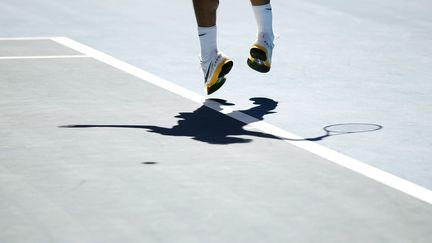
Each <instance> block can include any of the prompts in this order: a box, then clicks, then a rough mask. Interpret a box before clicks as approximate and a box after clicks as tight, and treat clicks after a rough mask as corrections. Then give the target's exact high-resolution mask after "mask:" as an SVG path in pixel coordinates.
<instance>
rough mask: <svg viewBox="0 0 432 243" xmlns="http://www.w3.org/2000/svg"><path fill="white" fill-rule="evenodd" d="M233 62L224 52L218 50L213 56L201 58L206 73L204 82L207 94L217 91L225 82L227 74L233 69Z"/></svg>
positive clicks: (203, 70)
mask: <svg viewBox="0 0 432 243" xmlns="http://www.w3.org/2000/svg"><path fill="white" fill-rule="evenodd" d="M232 66H233V62H232V61H231V60H230V59H229V58H228V57H227V56H226V55H225V54H223V53H222V52H220V51H218V52H217V53H216V55H215V56H214V57H213V58H210V59H209V60H207V61H202V60H201V68H202V72H203V74H204V84H205V90H206V93H207V95H209V94H212V93H214V92H216V91H217V90H218V89H219V88H220V87H222V85H223V84H224V83H225V81H226V78H225V76H226V75H227V74H228V73H229V72H230V71H231V68H232Z"/></svg>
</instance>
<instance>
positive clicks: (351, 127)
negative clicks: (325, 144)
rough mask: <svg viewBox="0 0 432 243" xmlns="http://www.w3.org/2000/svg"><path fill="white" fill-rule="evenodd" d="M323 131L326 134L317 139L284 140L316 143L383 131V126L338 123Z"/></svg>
mask: <svg viewBox="0 0 432 243" xmlns="http://www.w3.org/2000/svg"><path fill="white" fill-rule="evenodd" d="M322 129H323V130H324V134H323V135H320V136H317V137H309V138H304V139H290V138H284V140H288V141H312V142H316V141H321V140H323V139H326V138H328V137H333V136H339V135H348V134H356V133H367V132H376V131H378V130H381V129H383V126H382V125H379V124H374V123H338V124H332V125H328V126H325V127H323V128H322Z"/></svg>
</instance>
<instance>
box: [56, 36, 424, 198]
mask: <svg viewBox="0 0 432 243" xmlns="http://www.w3.org/2000/svg"><path fill="white" fill-rule="evenodd" d="M52 40H53V41H55V42H57V43H60V44H62V45H64V46H67V47H69V48H71V49H73V50H76V51H78V52H81V53H83V54H86V55H88V56H91V57H93V58H95V59H97V60H99V61H101V62H103V63H106V64H108V65H110V66H113V67H115V68H117V69H119V70H122V71H124V72H126V73H129V74H131V75H133V76H135V77H138V78H140V79H143V80H145V81H147V82H149V83H152V84H154V85H156V86H159V87H161V88H163V89H166V90H168V91H171V92H172V93H175V94H178V95H180V96H183V97H185V98H187V99H189V100H192V101H195V102H197V103H199V104H201V105H205V106H207V107H209V108H211V109H213V110H216V111H218V112H221V113H224V114H226V115H228V116H230V117H232V118H234V119H237V120H239V121H241V122H244V123H246V124H248V126H249V127H253V128H255V129H258V130H260V131H262V132H264V133H268V134H272V135H274V136H277V137H280V138H282V139H286V140H285V141H286V142H288V143H290V144H292V145H294V146H297V147H299V148H302V149H304V150H306V151H308V152H310V153H313V154H315V155H318V156H320V157H322V158H324V159H327V160H329V161H331V162H333V163H335V164H338V165H340V166H343V167H345V168H347V169H350V170H352V171H355V172H357V173H359V174H361V175H364V176H366V177H368V178H371V179H373V180H375V181H378V182H381V183H382V184H384V185H387V186H389V187H392V188H394V189H396V190H399V191H401V192H404V193H406V194H408V195H411V196H413V197H415V198H418V199H420V200H422V201H424V202H427V203H429V204H432V191H430V190H428V189H426V188H424V187H422V186H419V185H417V184H414V183H412V182H410V181H407V180H405V179H402V178H399V177H397V176H395V175H392V174H390V173H388V172H385V171H383V170H380V169H377V168H375V167H372V166H370V165H368V164H366V163H363V162H361V161H359V160H356V159H353V158H350V157H348V156H346V155H343V154H341V153H339V152H336V151H334V150H332V149H329V148H326V147H324V146H321V145H319V144H317V143H314V142H311V141H307V140H304V141H291V140H289V139H292V140H301V139H303V138H302V137H299V136H297V135H294V134H292V133H290V132H287V131H285V130H283V129H281V128H278V127H276V126H273V125H271V124H269V123H267V122H264V121H259V120H257V119H256V118H254V117H251V116H249V115H246V114H244V113H241V112H236V111H234V110H232V109H230V108H226V107H225V108H220V105H218V103H216V102H214V101H208V100H207V101H206V98H205V97H204V96H202V95H199V94H197V93H194V92H192V91H190V90H188V89H185V88H183V87H181V86H178V85H176V84H173V83H171V82H169V81H167V80H164V79H162V78H160V77H158V76H156V75H153V74H151V73H149V72H146V71H144V70H142V69H139V68H137V67H134V66H132V65H130V64H127V63H125V62H123V61H120V60H118V59H116V58H114V57H112V56H109V55H107V54H105V53H102V52H100V51H98V50H95V49H93V48H91V47H88V46H86V45H83V44H81V43H78V42H76V41H74V40H71V39H69V38H67V37H53V38H52Z"/></svg>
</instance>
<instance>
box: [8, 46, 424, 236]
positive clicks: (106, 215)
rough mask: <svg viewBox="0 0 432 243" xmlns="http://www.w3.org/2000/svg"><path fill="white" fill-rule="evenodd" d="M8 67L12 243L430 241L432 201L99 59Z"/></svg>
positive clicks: (17, 62) (263, 103) (257, 112)
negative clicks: (416, 196)
mask: <svg viewBox="0 0 432 243" xmlns="http://www.w3.org/2000/svg"><path fill="white" fill-rule="evenodd" d="M48 42H49V41H48ZM8 44H10V45H12V44H11V43H10V42H9V43H8ZM40 44H41V43H40V41H25V40H21V41H16V48H12V47H11V48H10V49H15V50H17V51H16V52H14V53H8V55H11V56H22V55H24V53H33V52H37V49H38V48H39V47H40ZM49 44H51V45H52V47H53V49H52V50H51V51H52V52H54V51H55V52H57V53H58V54H63V53H64V54H68V55H69V54H71V50H70V49H67V48H63V50H60V49H61V48H60V49H59V46H58V44H56V43H54V42H51V43H49ZM44 45H47V43H44ZM18 47H19V48H18ZM19 50H20V51H19ZM63 51H64V52H63ZM62 52H63V53H62ZM2 56H3V54H2ZM0 62H1V65H0V80H1V83H2V88H1V91H0V96H1V97H2V99H1V103H0V107H1V109H0V110H1V116H0V117H1V120H0V122H1V123H0V125H1V127H0V137H1V138H2V139H1V140H0V149H1V153H0V161H1V164H0V166H1V167H0V168H1V171H2V172H1V176H0V180H1V185H2V186H1V187H0V190H1V195H2V197H1V200H0V215H1V217H0V218H1V220H0V228H1V234H0V241H2V242H120V241H128V242H317V241H318V242H348V241H349V242H429V239H430V236H431V230H432V218H431V217H430V215H432V207H431V206H430V205H429V204H427V203H424V202H421V201H419V200H417V199H415V198H412V197H410V196H408V195H406V194H403V193H401V192H399V191H396V190H393V189H390V188H388V187H387V186H384V185H382V184H380V183H377V182H375V181H373V180H370V179H368V178H366V177H364V176H361V175H358V174H356V173H354V172H351V171H349V170H346V169H344V168H342V167H339V166H337V165H334V164H332V163H330V162H329V161H326V160H323V159H321V158H320V157H317V156H315V155H312V154H310V153H308V152H306V151H304V150H301V149H299V148H296V147H293V146H291V145H289V144H288V143H286V142H284V141H282V140H280V139H277V138H275V137H272V136H270V135H266V134H264V133H261V132H259V131H251V130H246V129H245V128H244V125H245V124H243V123H241V122H239V121H236V120H234V119H232V118H229V117H227V116H225V115H223V114H221V113H218V112H216V111H213V110H210V109H209V108H206V107H205V106H200V105H197V104H196V103H193V102H191V101H188V100H186V99H184V98H182V97H180V96H178V95H176V94H173V93H170V92H168V91H165V90H163V89H161V88H159V87H156V86H154V85H152V84H149V83H147V82H146V81H144V80H141V79H138V78H135V77H133V76H131V75H129V74H127V73H125V72H123V71H120V70H117V69H115V68H113V67H111V66H108V65H106V64H104V63H101V62H99V61H97V60H94V59H93V58H90V57H87V58H57V59H10V60H0ZM257 98H259V97H257ZM255 100H258V103H259V104H255V105H251V106H250V109H248V110H244V111H243V112H245V113H248V112H249V114H251V115H254V116H256V117H257V118H260V119H261V118H263V117H264V116H271V114H270V111H271V109H273V108H274V106H271V105H270V106H268V104H272V101H271V100H269V99H264V98H262V97H261V98H259V99H255ZM217 101H218V102H219V103H221V104H226V103H227V101H223V100H217ZM257 107H260V109H257ZM266 107H267V109H266ZM251 111H253V112H251Z"/></svg>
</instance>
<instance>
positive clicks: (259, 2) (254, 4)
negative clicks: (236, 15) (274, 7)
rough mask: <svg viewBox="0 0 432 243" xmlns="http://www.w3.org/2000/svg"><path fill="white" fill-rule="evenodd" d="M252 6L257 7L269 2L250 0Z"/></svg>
mask: <svg viewBox="0 0 432 243" xmlns="http://www.w3.org/2000/svg"><path fill="white" fill-rule="evenodd" d="M250 1H251V3H252V5H253V6H259V5H264V4H268V3H270V0H250Z"/></svg>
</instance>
